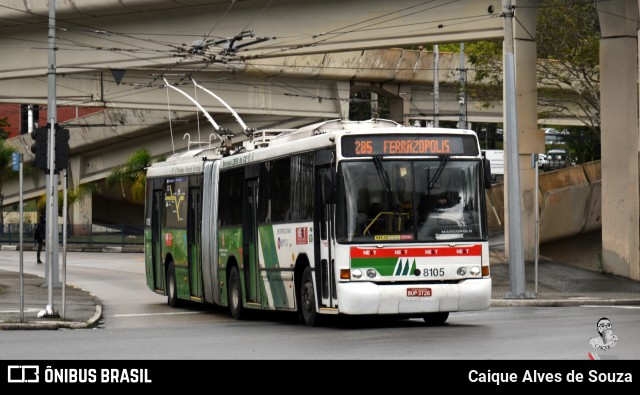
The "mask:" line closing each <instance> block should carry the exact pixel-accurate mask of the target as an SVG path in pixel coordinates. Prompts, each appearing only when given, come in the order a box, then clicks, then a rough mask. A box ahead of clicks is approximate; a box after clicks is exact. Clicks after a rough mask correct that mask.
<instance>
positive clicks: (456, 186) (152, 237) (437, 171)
mask: <svg viewBox="0 0 640 395" xmlns="http://www.w3.org/2000/svg"><path fill="white" fill-rule="evenodd" d="M254 136H262V137H261V139H262V140H261V141H258V140H259V139H258V138H255V139H254V140H253V141H252V142H251V143H249V144H246V149H241V150H239V151H240V152H238V153H236V154H233V155H226V156H223V155H221V154H220V153H219V151H217V150H214V149H203V150H191V151H188V152H186V153H184V154H181V155H176V156H174V157H172V158H169V159H168V160H167V161H164V162H159V163H154V164H153V165H152V166H151V167H150V168H149V169H148V171H147V189H146V205H145V206H146V207H145V265H146V276H147V284H148V286H149V288H150V289H151V290H152V291H154V292H157V293H159V294H162V295H167V298H168V302H169V304H170V305H172V306H175V305H176V304H178V303H179V302H180V301H182V300H191V301H197V302H202V303H211V304H216V305H220V306H228V307H229V310H230V312H231V315H232V316H233V317H234V318H237V319H240V318H241V317H243V315H245V314H246V312H247V311H248V310H249V309H259V310H260V309H261V310H282V311H292V312H298V313H299V314H300V317H301V319H302V320H303V321H304V322H305V323H306V324H307V325H315V324H316V323H317V322H318V321H319V319H321V318H322V317H323V316H325V315H330V314H344V315H395V316H402V317H422V318H424V320H425V321H427V322H429V323H443V322H444V321H446V319H447V318H448V316H449V312H455V311H468V310H483V309H487V308H488V307H489V303H490V297H491V277H490V273H489V244H488V233H487V215H486V209H485V194H484V188H485V186H486V187H488V186H489V185H490V180H491V175H490V170H489V163H488V161H486V160H484V159H483V158H482V155H481V153H480V146H479V143H478V138H477V136H476V134H475V133H474V132H473V131H470V130H458V129H443V128H419V127H402V126H401V125H399V124H397V123H395V122H392V121H385V120H370V121H360V122H355V121H351V122H350V121H341V120H336V121H327V122H322V123H319V124H315V125H311V126H307V127H303V128H300V129H296V130H285V131H278V134H277V135H275V136H274V137H269V133H268V132H264V131H262V132H261V131H258V132H256V133H255V134H254Z"/></svg>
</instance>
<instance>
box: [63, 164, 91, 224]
mask: <svg viewBox="0 0 640 395" xmlns="http://www.w3.org/2000/svg"><path fill="white" fill-rule="evenodd" d="M83 163H84V160H83V159H82V156H80V155H75V156H71V157H70V158H69V169H70V170H69V177H68V181H69V190H72V189H75V188H78V186H79V185H80V177H81V176H82V169H83V166H82V164H83ZM92 222H93V211H92V196H91V193H89V194H87V195H86V196H85V198H84V199H83V200H80V201H76V202H75V203H74V204H72V205H70V206H69V224H71V225H72V227H71V229H72V230H71V231H72V232H73V234H74V235H80V234H85V233H90V231H91V224H92Z"/></svg>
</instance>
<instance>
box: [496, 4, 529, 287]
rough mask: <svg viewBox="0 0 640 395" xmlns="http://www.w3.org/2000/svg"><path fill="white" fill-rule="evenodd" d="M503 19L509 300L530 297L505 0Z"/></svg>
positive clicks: (510, 36)
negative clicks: (526, 279)
mask: <svg viewBox="0 0 640 395" xmlns="http://www.w3.org/2000/svg"><path fill="white" fill-rule="evenodd" d="M502 8H503V9H502V11H503V16H504V107H505V114H504V115H505V118H506V122H505V124H506V126H507V127H506V131H505V135H506V137H507V156H506V159H507V162H506V165H507V202H508V206H509V209H508V215H509V221H508V225H509V232H508V233H509V292H507V294H506V295H505V297H507V298H527V297H529V296H528V295H527V293H526V291H525V274H524V253H523V250H522V233H521V229H522V220H521V212H522V211H521V203H520V163H519V157H518V119H517V113H516V84H515V74H516V72H515V61H514V48H513V7H512V6H511V0H502Z"/></svg>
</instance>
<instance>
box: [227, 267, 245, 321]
mask: <svg viewBox="0 0 640 395" xmlns="http://www.w3.org/2000/svg"><path fill="white" fill-rule="evenodd" d="M228 298H229V312H230V313H231V317H233V318H234V319H236V320H239V319H242V316H243V315H244V308H243V307H242V287H241V285H240V272H238V267H237V266H234V267H232V268H231V273H229V288H228Z"/></svg>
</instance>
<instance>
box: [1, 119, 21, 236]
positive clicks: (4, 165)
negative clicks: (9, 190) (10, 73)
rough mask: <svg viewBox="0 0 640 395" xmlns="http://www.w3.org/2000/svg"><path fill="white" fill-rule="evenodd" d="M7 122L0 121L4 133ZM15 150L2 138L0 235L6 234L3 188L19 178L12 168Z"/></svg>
mask: <svg viewBox="0 0 640 395" xmlns="http://www.w3.org/2000/svg"><path fill="white" fill-rule="evenodd" d="M3 121H4V122H6V118H3V119H0V131H2V132H4V129H3V128H2V122H3ZM14 152H15V150H14V149H13V147H10V146H8V145H6V144H5V139H3V138H0V234H4V193H3V192H2V188H3V186H4V183H6V182H7V181H11V180H14V179H16V178H17V177H18V175H19V174H18V172H17V171H14V170H13V168H12V163H13V158H12V157H13V153H14Z"/></svg>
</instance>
